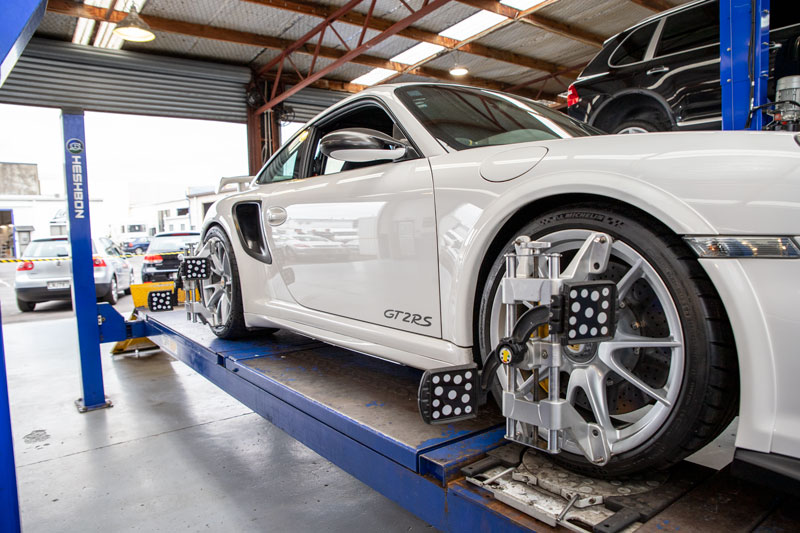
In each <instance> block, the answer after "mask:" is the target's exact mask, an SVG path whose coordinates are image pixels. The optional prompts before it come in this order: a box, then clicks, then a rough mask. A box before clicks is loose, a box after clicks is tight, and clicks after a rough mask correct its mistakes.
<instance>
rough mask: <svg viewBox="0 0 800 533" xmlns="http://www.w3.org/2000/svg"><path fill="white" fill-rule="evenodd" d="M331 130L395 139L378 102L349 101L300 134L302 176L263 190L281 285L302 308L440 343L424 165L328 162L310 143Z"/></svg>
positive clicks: (429, 185)
mask: <svg viewBox="0 0 800 533" xmlns="http://www.w3.org/2000/svg"><path fill="white" fill-rule="evenodd" d="M365 100H366V99H365ZM339 126H341V127H342V128H343V127H345V126H347V127H358V126H362V127H370V126H372V127H376V128H377V127H379V128H380V129H381V130H383V132H384V133H385V132H386V131H388V132H389V133H396V134H397V135H404V134H403V133H402V130H401V129H400V128H399V126H397V124H396V123H395V121H394V119H392V118H391V117H390V115H389V114H388V113H387V111H386V110H385V109H384V108H383V107H382V106H381V105H380V104H379V103H378V102H377V101H374V100H373V99H369V101H362V102H358V101H357V102H355V103H353V104H352V105H350V106H348V107H347V108H345V109H343V110H341V111H340V112H338V113H337V114H336V115H332V116H331V117H329V118H328V120H327V121H325V122H324V123H321V124H318V125H317V126H316V127H315V128H314V129H313V130H311V131H309V132H308V133H307V134H306V135H308V136H309V140H310V142H309V146H308V150H307V155H306V157H305V158H304V160H303V161H302V162H301V165H303V167H302V168H303V169H304V170H302V171H301V172H299V173H297V172H296V171H289V170H285V169H284V170H282V171H281V172H283V174H279V175H278V177H279V179H278V180H273V181H272V182H271V183H270V184H269V185H268V186H267V187H264V188H263V190H264V192H265V194H266V198H265V199H264V207H265V218H266V220H265V228H266V232H265V233H266V236H267V239H268V241H269V247H270V250H271V251H272V254H273V258H274V261H275V263H276V264H277V265H279V268H280V272H281V276H282V279H283V281H284V283H285V285H286V288H287V289H288V292H289V293H290V294H291V296H292V298H293V299H294V300H295V301H296V302H297V303H298V304H300V305H302V306H304V307H307V308H310V309H315V310H317V311H322V312H325V313H329V314H332V315H338V316H342V317H347V318H352V319H356V320H361V321H364V322H369V323H374V324H380V325H383V326H388V327H392V328H396V329H401V330H406V331H411V332H414V333H420V334H423V335H429V336H434V337H439V336H440V335H441V326H440V308H439V280H438V269H437V248H436V224H435V210H434V198H433V181H432V177H431V170H430V165H429V164H428V161H427V160H426V159H424V158H421V157H419V156H417V155H416V154H414V155H412V156H410V157H408V158H406V159H404V160H400V161H395V162H380V163H378V164H375V163H344V162H342V161H336V160H334V159H328V158H326V157H325V156H323V155H321V153H320V151H319V140H320V138H321V137H322V135H323V134H324V133H326V132H330V131H332V130H337V129H342V128H340V127H339ZM291 157H294V156H290V157H289V158H287V160H290V159H291ZM288 175H291V176H292V178H293V179H281V178H285V177H287V176H288Z"/></svg>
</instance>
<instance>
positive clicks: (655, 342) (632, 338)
mask: <svg viewBox="0 0 800 533" xmlns="http://www.w3.org/2000/svg"><path fill="white" fill-rule="evenodd" d="M600 346H601V347H604V348H605V349H607V350H610V351H612V352H615V351H618V350H624V349H625V348H678V347H680V346H681V343H680V342H679V341H676V340H675V339H673V338H672V337H642V336H640V335H631V334H630V333H623V332H621V331H619V330H617V334H616V335H614V338H613V339H611V340H610V341H607V342H604V343H602V344H601V345H600Z"/></svg>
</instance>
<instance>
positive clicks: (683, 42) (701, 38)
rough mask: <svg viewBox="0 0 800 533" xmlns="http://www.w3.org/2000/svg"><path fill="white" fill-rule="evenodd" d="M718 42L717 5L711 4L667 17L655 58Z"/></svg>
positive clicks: (715, 3)
mask: <svg viewBox="0 0 800 533" xmlns="http://www.w3.org/2000/svg"><path fill="white" fill-rule="evenodd" d="M718 42H719V4H718V3H717V2H711V3H707V4H702V5H699V6H697V7H693V8H692V9H687V10H685V11H681V12H679V13H675V14H674V15H671V16H669V17H667V20H666V21H665V22H664V29H663V30H661V39H660V40H659V43H658V48H657V49H656V56H665V55H668V54H674V53H677V52H683V51H685V50H691V49H693V48H700V47H701V46H708V45H710V44H716V43H718Z"/></svg>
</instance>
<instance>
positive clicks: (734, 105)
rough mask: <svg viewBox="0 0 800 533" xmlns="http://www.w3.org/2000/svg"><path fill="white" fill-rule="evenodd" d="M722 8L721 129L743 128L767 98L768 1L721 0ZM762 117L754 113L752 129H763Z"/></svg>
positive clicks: (720, 7) (720, 6)
mask: <svg viewBox="0 0 800 533" xmlns="http://www.w3.org/2000/svg"><path fill="white" fill-rule="evenodd" d="M719 9H720V13H719V14H720V17H719V24H720V28H719V29H720V40H719V46H720V64H719V66H720V83H721V84H722V129H723V130H743V129H745V128H746V125H747V122H748V116H749V115H750V110H751V109H752V108H753V107H756V106H759V105H762V104H765V103H766V101H767V82H768V81H769V0H720V2H719ZM751 45H752V46H751ZM763 117H764V114H763V113H762V112H761V111H756V112H754V113H753V117H752V119H751V121H750V125H749V129H752V130H760V129H761V128H762V127H763V125H764V123H763Z"/></svg>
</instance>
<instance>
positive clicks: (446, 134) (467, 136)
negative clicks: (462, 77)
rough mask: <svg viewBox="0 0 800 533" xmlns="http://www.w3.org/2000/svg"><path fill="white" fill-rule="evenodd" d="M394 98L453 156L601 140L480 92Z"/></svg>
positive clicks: (572, 123) (547, 112) (401, 91)
mask: <svg viewBox="0 0 800 533" xmlns="http://www.w3.org/2000/svg"><path fill="white" fill-rule="evenodd" d="M395 94H397V96H398V97H399V98H400V100H401V101H402V102H403V103H404V104H405V106H406V107H407V108H408V109H409V110H410V111H411V113H413V114H414V116H415V117H416V118H417V120H419V121H420V122H421V123H422V125H423V126H425V128H426V129H427V130H428V131H429V132H430V133H431V134H432V135H433V136H434V137H436V139H438V140H439V142H442V143H444V144H446V145H447V146H449V147H450V148H453V149H455V150H465V149H468V148H476V147H479V146H496V145H501V144H513V143H521V142H530V141H545V140H549V139H564V138H569V137H585V136H587V135H601V134H602V132H600V131H599V130H596V129H594V128H592V127H591V126H588V125H586V124H583V123H582V122H578V121H576V120H573V119H571V118H569V117H568V116H566V115H564V114H562V113H559V112H557V111H553V110H551V109H548V108H547V107H544V106H542V105H540V104H537V103H535V102H533V101H532V100H528V99H527V98H522V97H519V96H512V95H510V94H505V93H498V92H494V91H489V90H485V89H477V88H468V87H456V86H440V85H411V86H408V87H399V88H398V89H396V90H395Z"/></svg>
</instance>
